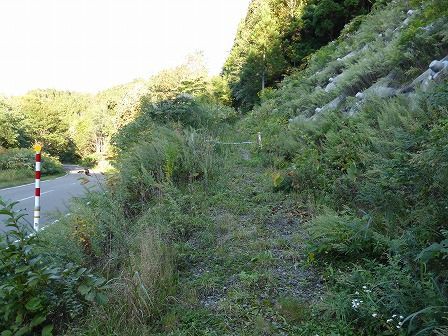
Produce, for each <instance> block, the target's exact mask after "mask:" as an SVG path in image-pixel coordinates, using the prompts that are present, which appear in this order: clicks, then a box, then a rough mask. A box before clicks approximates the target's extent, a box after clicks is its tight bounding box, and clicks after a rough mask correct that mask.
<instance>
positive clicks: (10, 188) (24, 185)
mask: <svg viewBox="0 0 448 336" xmlns="http://www.w3.org/2000/svg"><path fill="white" fill-rule="evenodd" d="M67 175H68V174H65V175H64V176H59V177H56V178H54V179H50V180H45V181H41V182H40V183H45V182H51V181H56V180H59V179H61V178H63V177H66V176H67ZM33 184H34V182H32V183H27V184H22V185H19V186H16V187H9V188H3V189H0V191H4V190H12V189H18V188H23V187H27V186H30V185H33Z"/></svg>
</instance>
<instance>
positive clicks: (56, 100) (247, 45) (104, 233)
mask: <svg viewBox="0 0 448 336" xmlns="http://www.w3.org/2000/svg"><path fill="white" fill-rule="evenodd" d="M0 108H1V110H0V118H1V120H2V123H1V124H0V128H1V131H0V141H1V142H0V145H1V147H0V148H1V149H0V165H1V163H2V160H1V154H2V152H3V153H9V152H11V153H12V152H14V151H17V150H19V149H18V148H20V147H22V148H26V147H29V146H30V144H32V143H33V142H34V141H41V142H43V143H44V144H45V145H46V148H48V152H49V154H51V158H52V159H54V160H57V159H60V160H63V161H70V160H74V161H76V160H84V162H88V161H92V162H94V161H98V160H108V161H109V162H110V163H111V165H112V169H110V170H109V171H108V173H107V177H106V182H105V184H104V186H103V187H102V190H101V192H89V193H88V194H87V195H86V196H85V198H79V199H76V200H74V201H73V204H72V205H71V208H70V213H71V215H70V216H69V217H64V218H62V219H61V220H60V221H58V223H56V224H53V225H51V226H49V227H47V228H46V229H45V230H43V231H40V232H39V233H38V234H36V235H33V236H27V235H26V234H25V233H24V232H23V230H22V227H21V216H20V212H18V210H17V209H16V208H15V207H14V205H11V204H5V203H4V202H3V201H1V200H0V205H1V206H2V207H3V210H0V211H1V214H3V215H6V216H8V223H9V225H10V227H12V228H13V229H14V230H13V231H12V233H10V234H9V235H10V237H9V238H7V239H4V240H1V238H0V244H3V245H4V247H5V248H3V249H2V250H1V251H0V262H1V263H0V301H2V302H3V303H4V304H3V305H0V329H2V330H5V331H3V332H2V333H1V334H0V335H2V336H9V335H26V334H32V335H51V334H61V335H136V336H137V335H179V336H180V335H254V336H255V335H303V336H315V335H334V336H336V335H340V336H350V335H353V336H355V335H356V336H358V335H365V336H370V335H371V336H373V335H384V336H386V335H436V336H441V335H442V336H443V335H448V273H447V270H448V264H447V261H448V258H447V257H448V228H447V224H446V223H447V220H448V211H447V206H446V204H447V202H448V198H447V194H446V190H447V188H448V132H447V131H448V3H447V2H446V1H445V0H426V1H423V0H409V1H408V0H396V1H379V0H378V1H368V0H365V1H363V0H344V1H342V0H309V1H301V0H252V1H251V3H250V5H249V8H248V13H247V16H246V18H245V19H244V20H243V21H242V22H241V24H240V26H239V28H238V31H237V35H236V37H235V42H234V46H233V48H232V50H231V52H230V55H229V57H228V59H227V60H226V62H225V64H224V66H223V70H222V73H221V75H220V76H218V77H213V78H211V77H210V76H209V75H208V74H207V72H206V71H205V67H204V65H203V62H202V61H201V57H200V55H193V56H191V57H190V58H189V59H188V60H186V62H185V64H182V65H179V66H178V67H176V68H174V69H168V70H165V71H162V72H160V73H159V74H157V75H155V76H153V77H151V78H150V79H148V80H140V81H135V82H133V83H128V84H125V85H123V86H119V87H115V88H111V89H109V90H106V91H103V92H100V93H98V94H97V95H84V94H78V93H71V92H58V91H54V90H37V91H31V92H29V93H28V94H26V95H24V96H21V97H5V98H2V100H1V105H0ZM36 117H41V118H42V119H44V120H45V122H43V123H42V124H36V123H33V122H32V121H33V120H34V119H35V118H36ZM259 134H260V135H261V142H260V141H259V138H258V135H259Z"/></svg>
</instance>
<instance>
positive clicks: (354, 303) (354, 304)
mask: <svg viewBox="0 0 448 336" xmlns="http://www.w3.org/2000/svg"><path fill="white" fill-rule="evenodd" d="M361 303H362V300H359V299H354V300H352V308H353V309H358V308H359V306H360V305H361Z"/></svg>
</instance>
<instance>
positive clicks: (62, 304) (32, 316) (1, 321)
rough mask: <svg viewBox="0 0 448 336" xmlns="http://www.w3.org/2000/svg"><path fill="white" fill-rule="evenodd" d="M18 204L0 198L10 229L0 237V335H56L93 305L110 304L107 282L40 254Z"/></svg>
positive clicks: (6, 223)
mask: <svg viewBox="0 0 448 336" xmlns="http://www.w3.org/2000/svg"><path fill="white" fill-rule="evenodd" d="M15 204H16V203H11V204H7V203H5V202H4V201H2V200H0V207H1V208H0V215H2V216H5V217H6V219H5V220H4V224H5V225H6V227H7V229H8V231H7V232H6V235H5V236H0V245H1V249H0V302H1V303H2V304H1V305H0V329H1V330H2V333H1V336H10V335H11V336H12V335H15V336H19V335H29V334H41V335H52V332H53V330H54V329H57V328H60V327H61V326H62V324H63V323H64V322H66V321H68V320H70V319H73V318H75V317H78V316H80V314H82V313H83V311H84V308H85V307H86V305H87V304H89V303H94V302H96V303H105V302H106V295H105V292H104V290H105V288H106V287H105V280H104V279H103V278H101V277H97V276H95V275H93V274H92V273H91V272H90V271H88V270H87V269H86V268H83V267H80V266H77V265H75V264H73V263H70V262H67V261H64V260H56V259H53V258H51V256H50V255H48V254H45V253H41V252H38V250H39V249H38V248H39V247H42V246H41V245H42V242H41V241H40V239H39V236H38V235H35V234H32V235H28V234H27V231H26V230H25V229H24V227H23V226H22V225H21V224H20V221H21V219H22V218H23V216H24V215H23V214H20V213H17V212H16V211H15V210H14V205H15Z"/></svg>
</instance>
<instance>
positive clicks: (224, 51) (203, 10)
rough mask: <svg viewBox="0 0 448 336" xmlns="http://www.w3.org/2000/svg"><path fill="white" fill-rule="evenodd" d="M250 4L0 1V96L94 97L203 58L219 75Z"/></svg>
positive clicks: (238, 0) (218, 0) (239, 0)
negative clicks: (50, 92)
mask: <svg viewBox="0 0 448 336" xmlns="http://www.w3.org/2000/svg"><path fill="white" fill-rule="evenodd" d="M248 5H249V0H0V93H3V94H7V95H20V94H24V93H26V92H27V91H29V90H31V89H37V88H41V89H44V88H54V89H58V90H71V91H81V92H92V93H94V92H97V91H99V90H102V89H106V88H108V87H111V86H114V85H117V84H122V83H126V82H130V81H132V80H134V79H137V78H145V79H147V78H149V77H150V76H151V75H153V74H155V73H157V72H158V71H160V70H162V69H165V68H169V67H174V66H176V65H179V64H181V63H182V62H183V61H184V60H185V58H186V56H187V55H188V54H191V53H193V52H196V51H202V52H203V53H204V55H205V59H206V61H207V65H208V68H209V71H210V73H211V74H218V73H219V71H220V70H221V67H222V65H223V64H224V61H225V59H226V57H227V55H228V53H229V51H230V49H231V47H232V44H233V40H234V38H235V34H236V30H237V27H238V23H239V22H240V20H241V19H242V18H244V16H245V15H246V12H247V7H248Z"/></svg>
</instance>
